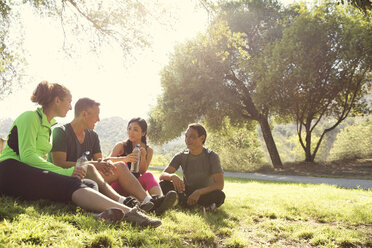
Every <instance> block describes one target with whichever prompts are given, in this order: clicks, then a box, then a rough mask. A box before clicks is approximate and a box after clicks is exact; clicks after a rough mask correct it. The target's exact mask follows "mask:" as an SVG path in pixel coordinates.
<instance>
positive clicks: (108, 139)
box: [94, 117, 128, 156]
mask: <svg viewBox="0 0 372 248" xmlns="http://www.w3.org/2000/svg"><path fill="white" fill-rule="evenodd" d="M127 125H128V121H126V120H124V119H123V118H121V117H110V118H105V119H102V120H101V121H100V122H98V123H97V124H96V127H95V129H94V130H95V131H96V132H97V133H98V137H99V140H100V142H101V149H102V153H103V156H107V155H108V154H109V153H110V152H111V149H112V148H113V147H114V145H115V144H116V143H118V142H121V141H124V140H126V139H127V138H128V134H127Z"/></svg>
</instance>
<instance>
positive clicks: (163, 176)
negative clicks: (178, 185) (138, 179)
mask: <svg viewBox="0 0 372 248" xmlns="http://www.w3.org/2000/svg"><path fill="white" fill-rule="evenodd" d="M175 175H176V174H175V173H168V172H165V171H163V172H162V173H161V174H160V177H159V179H160V180H164V181H170V182H171V181H172V177H173V176H175ZM176 176H177V175H176Z"/></svg>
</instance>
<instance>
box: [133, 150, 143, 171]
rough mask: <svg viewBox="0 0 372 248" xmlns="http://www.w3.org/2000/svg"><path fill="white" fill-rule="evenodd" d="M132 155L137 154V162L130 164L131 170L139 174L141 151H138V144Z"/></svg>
mask: <svg viewBox="0 0 372 248" xmlns="http://www.w3.org/2000/svg"><path fill="white" fill-rule="evenodd" d="M133 153H137V162H135V163H132V165H133V166H132V167H131V170H132V172H133V173H138V172H139V164H140V159H141V150H140V144H137V145H136V147H135V148H134V149H133Z"/></svg>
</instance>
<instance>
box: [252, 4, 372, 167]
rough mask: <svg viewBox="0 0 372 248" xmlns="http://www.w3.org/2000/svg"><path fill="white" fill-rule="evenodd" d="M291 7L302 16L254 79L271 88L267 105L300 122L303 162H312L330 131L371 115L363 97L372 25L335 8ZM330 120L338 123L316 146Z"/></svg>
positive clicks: (369, 63)
mask: <svg viewBox="0 0 372 248" xmlns="http://www.w3.org/2000/svg"><path fill="white" fill-rule="evenodd" d="M293 8H296V9H297V11H298V12H299V13H300V15H298V16H296V17H295V18H294V19H293V20H291V24H290V25H289V26H288V27H287V28H286V29H285V30H284V31H283V37H282V39H280V40H278V41H276V42H274V43H273V44H270V45H269V46H268V47H267V48H266V49H265V56H263V57H262V60H261V62H260V63H259V68H260V72H263V70H262V68H265V70H264V71H265V72H264V73H260V74H259V75H257V74H256V75H255V76H257V77H258V78H259V79H257V80H262V79H263V80H262V81H263V82H265V83H263V85H265V84H266V87H262V88H261V89H263V90H264V89H270V92H271V94H270V95H268V96H267V99H266V100H265V101H266V102H269V101H271V102H272V104H273V105H274V106H276V108H277V110H278V113H279V115H280V116H282V117H283V116H287V117H289V118H290V120H293V121H295V122H296V124H297V132H298V137H299V141H300V144H301V146H302V148H303V149H304V152H305V155H306V156H305V157H306V159H305V160H306V161H308V162H313V161H314V159H315V156H316V154H317V151H318V149H319V147H320V144H321V142H322V140H323V138H324V136H325V134H326V133H327V132H329V131H331V130H333V129H334V128H335V127H337V126H338V125H339V124H340V123H341V122H342V121H343V120H344V119H345V118H346V117H347V116H348V115H349V114H350V113H351V112H352V111H354V112H355V113H357V112H359V113H363V111H368V109H367V108H366V104H365V102H364V101H363V100H364V99H363V98H362V96H363V95H364V93H365V90H366V84H367V83H368V81H369V82H370V80H371V69H372V42H371V41H372V23H371V22H370V21H369V20H368V19H367V18H366V17H365V16H363V15H361V14H358V13H355V11H353V10H351V11H352V12H354V13H350V12H349V11H348V10H347V9H345V8H341V7H338V8H337V6H335V5H332V4H324V5H321V6H317V7H314V8H313V9H310V10H309V9H307V8H306V7H305V6H300V5H297V6H293ZM327 117H329V118H331V119H332V120H334V121H329V122H328V125H327V126H325V127H324V125H323V128H324V129H323V130H321V131H320V137H319V139H317V140H315V142H314V140H312V133H313V131H314V130H316V128H317V127H318V126H319V125H318V124H319V123H320V122H321V120H322V119H325V118H327ZM318 132H319V131H318ZM314 143H315V144H314Z"/></svg>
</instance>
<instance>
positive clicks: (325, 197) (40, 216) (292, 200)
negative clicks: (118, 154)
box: [0, 171, 372, 248]
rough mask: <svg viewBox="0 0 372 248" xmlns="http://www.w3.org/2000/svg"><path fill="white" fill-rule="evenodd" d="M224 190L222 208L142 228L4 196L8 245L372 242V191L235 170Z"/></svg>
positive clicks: (2, 233) (0, 223)
mask: <svg viewBox="0 0 372 248" xmlns="http://www.w3.org/2000/svg"><path fill="white" fill-rule="evenodd" d="M154 173H155V174H158V173H159V172H158V171H155V172H154ZM224 191H225V193H226V195H227V198H226V201H225V204H224V205H223V206H222V207H221V208H219V209H218V210H217V213H208V212H207V213H204V212H203V210H201V209H195V210H192V211H188V210H181V209H177V208H176V209H174V210H171V211H168V212H167V213H165V214H164V215H163V216H162V217H161V219H162V221H163V224H162V225H161V226H160V227H159V228H157V229H142V230H141V229H138V228H136V227H131V226H130V225H128V224H126V223H119V224H107V223H104V222H102V221H96V220H94V219H93V218H92V215H91V214H90V213H88V212H86V211H83V210H81V209H80V208H78V207H75V206H74V205H72V204H68V205H65V204H59V203H57V204H56V203H52V202H49V201H38V202H27V201H26V202H25V201H20V200H15V199H13V198H9V197H0V202H1V203H0V204H1V205H0V247H47V246H52V247H141V246H142V247H345V248H346V247H372V192H371V191H363V190H350V189H341V188H337V187H335V186H328V185H305V184H295V183H278V182H262V181H253V180H249V179H235V178H226V183H225V190H224Z"/></svg>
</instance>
